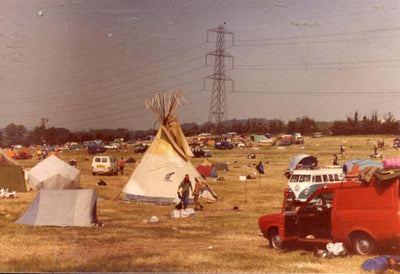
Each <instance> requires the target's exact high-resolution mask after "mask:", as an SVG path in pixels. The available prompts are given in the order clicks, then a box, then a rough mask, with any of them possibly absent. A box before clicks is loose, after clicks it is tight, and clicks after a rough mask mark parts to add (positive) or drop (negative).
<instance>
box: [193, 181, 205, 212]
mask: <svg viewBox="0 0 400 274" xmlns="http://www.w3.org/2000/svg"><path fill="white" fill-rule="evenodd" d="M194 180H195V181H196V184H195V185H194V190H193V193H192V195H193V198H194V210H199V209H200V210H202V209H203V206H202V205H201V204H200V203H199V196H200V192H201V190H202V189H203V187H204V182H200V181H199V180H197V178H194Z"/></svg>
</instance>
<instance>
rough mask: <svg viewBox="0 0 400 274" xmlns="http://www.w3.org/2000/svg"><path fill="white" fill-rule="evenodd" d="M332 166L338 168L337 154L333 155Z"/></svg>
mask: <svg viewBox="0 0 400 274" xmlns="http://www.w3.org/2000/svg"><path fill="white" fill-rule="evenodd" d="M332 164H333V165H334V166H338V165H339V164H338V161H337V154H333V163H332Z"/></svg>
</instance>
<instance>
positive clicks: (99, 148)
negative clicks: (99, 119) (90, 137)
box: [88, 145, 107, 154]
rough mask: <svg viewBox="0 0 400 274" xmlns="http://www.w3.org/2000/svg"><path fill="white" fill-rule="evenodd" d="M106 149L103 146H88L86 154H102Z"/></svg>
mask: <svg viewBox="0 0 400 274" xmlns="http://www.w3.org/2000/svg"><path fill="white" fill-rule="evenodd" d="M106 150H107V149H106V148H105V147H104V146H98V145H90V146H88V153H89V154H97V153H103V152H106Z"/></svg>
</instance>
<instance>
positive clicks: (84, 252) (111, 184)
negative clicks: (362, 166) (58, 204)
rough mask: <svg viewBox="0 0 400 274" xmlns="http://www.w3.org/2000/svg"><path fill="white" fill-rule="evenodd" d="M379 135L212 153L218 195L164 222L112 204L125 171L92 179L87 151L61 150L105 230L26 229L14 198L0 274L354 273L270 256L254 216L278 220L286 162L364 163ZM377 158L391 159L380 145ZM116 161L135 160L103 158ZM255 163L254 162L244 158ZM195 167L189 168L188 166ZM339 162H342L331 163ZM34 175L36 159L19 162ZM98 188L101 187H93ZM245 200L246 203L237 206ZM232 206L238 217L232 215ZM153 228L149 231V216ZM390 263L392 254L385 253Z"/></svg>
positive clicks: (22, 201)
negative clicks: (259, 171) (305, 158)
mask: <svg viewBox="0 0 400 274" xmlns="http://www.w3.org/2000/svg"><path fill="white" fill-rule="evenodd" d="M382 137H383V136H356V137H326V138H320V139H311V138H306V143H305V144H304V145H295V146H290V147H285V148H278V147H260V148H256V147H253V148H245V149H234V150H230V151H215V150H213V151H212V152H213V157H212V158H210V159H209V160H211V161H215V162H225V161H226V162H229V167H230V171H228V172H225V173H220V174H219V175H220V176H222V177H224V181H214V180H213V179H209V180H208V182H209V184H210V185H211V186H212V188H213V189H214V190H215V191H216V193H217V194H218V196H219V201H218V202H217V203H214V204H204V210H203V211H198V212H196V215H195V216H194V217H191V218H183V219H171V218H170V214H171V211H172V210H173V206H161V205H150V204H133V203H126V202H122V201H118V200H117V201H114V198H115V197H116V196H117V195H118V194H119V192H120V191H121V189H122V187H123V186H124V184H125V183H126V181H127V180H128V178H129V176H130V174H131V173H132V172H133V170H134V166H135V165H134V164H127V167H126V168H125V175H123V176H121V175H118V176H92V175H91V172H90V163H91V159H92V157H91V156H89V155H88V154H87V152H86V151H67V152H63V153H61V158H62V159H63V160H65V161H67V162H68V161H69V160H70V159H72V158H74V159H76V160H77V161H78V168H79V169H80V170H81V172H82V175H81V186H82V187H84V188H95V189H96V191H97V193H98V195H99V196H100V197H102V198H103V199H104V200H103V201H99V202H98V204H97V214H98V218H99V220H100V221H101V222H104V224H105V226H104V227H65V228H62V227H34V226H26V225H17V224H14V222H15V221H16V220H17V219H18V218H19V217H20V216H21V215H22V214H23V213H24V212H25V211H26V210H27V208H28V207H29V206H30V204H31V202H32V201H33V199H34V198H35V196H36V194H37V192H35V191H31V192H28V193H18V197H17V198H16V199H9V200H6V199H4V200H0V258H1V260H0V271H3V272H32V271H35V272H36V271H38V272H41V271H50V272H53V271H56V272H65V271H67V272H86V271H96V272H119V271H122V272H124V271H129V272H133V271H141V272H150V271H159V272H303V273H306V272H336V273H338V272H340V273H350V272H351V273H358V272H362V270H361V264H362V262H363V261H364V260H365V259H367V258H368V257H361V256H352V255H350V256H347V257H345V258H333V259H326V258H316V257H314V256H313V253H312V248H309V247H306V246H299V247H298V248H293V249H290V250H281V251H277V250H274V249H272V248H270V247H269V244H268V241H267V240H266V239H265V238H264V237H262V236H260V231H259V228H258V223H257V221H258V217H260V216H261V215H264V214H269V213H274V212H279V211H280V209H281V203H282V197H283V189H284V187H285V186H286V179H285V177H284V176H283V172H284V170H285V169H286V168H287V165H288V163H289V160H290V158H291V157H292V156H293V155H295V154H298V153H307V154H311V155H315V156H317V157H318V159H319V162H320V165H330V164H331V163H332V159H333V157H332V155H333V153H338V152H339V147H340V145H344V146H345V148H346V153H347V154H346V159H352V158H363V159H364V158H368V157H369V155H370V154H371V153H372V152H373V146H374V144H376V141H377V140H378V139H381V138H382ZM384 138H385V143H386V147H385V149H384V150H383V154H384V155H385V158H394V157H399V152H398V151H396V150H394V149H393V148H391V147H389V146H390V143H391V140H392V139H393V137H392V136H385V137H384ZM108 154H113V155H115V156H116V157H118V158H120V157H121V156H123V157H124V158H125V159H127V158H128V157H131V156H133V157H134V158H135V159H136V160H138V159H140V158H141V155H140V154H135V153H133V151H132V149H131V148H129V150H128V152H113V151H111V152H109V153H108ZM251 154H255V155H256V159H248V158H247V156H248V155H251ZM203 160H204V159H193V160H192V163H193V164H194V165H195V166H197V165H198V164H199V163H201V162H202V161H203ZM259 161H263V163H264V168H265V174H264V175H260V176H259V175H256V179H253V180H248V181H247V191H245V189H246V183H245V182H243V181H239V176H241V175H242V176H244V175H247V174H250V173H253V172H254V171H255V164H257V163H258V162H259ZM339 161H340V162H342V161H343V160H342V159H340V157H339ZM20 162H21V163H22V164H23V165H24V166H25V167H27V168H30V167H33V166H34V165H35V164H36V163H38V162H39V161H38V160H36V159H32V160H25V161H20ZM100 179H103V180H104V181H106V182H107V186H98V185H97V182H98V181H99V180H100ZM246 200H247V202H246ZM234 206H238V207H239V210H233V207H234ZM153 215H155V216H157V217H158V218H159V219H160V221H159V222H158V223H148V222H147V221H148V220H149V219H150V218H151V217H152V216H153ZM385 252H390V253H391V254H397V253H396V252H397V251H393V250H389V251H385Z"/></svg>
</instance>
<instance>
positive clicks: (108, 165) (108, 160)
mask: <svg viewBox="0 0 400 274" xmlns="http://www.w3.org/2000/svg"><path fill="white" fill-rule="evenodd" d="M96 174H109V175H117V174H118V161H117V159H115V157H113V156H94V157H93V160H92V175H96Z"/></svg>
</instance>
